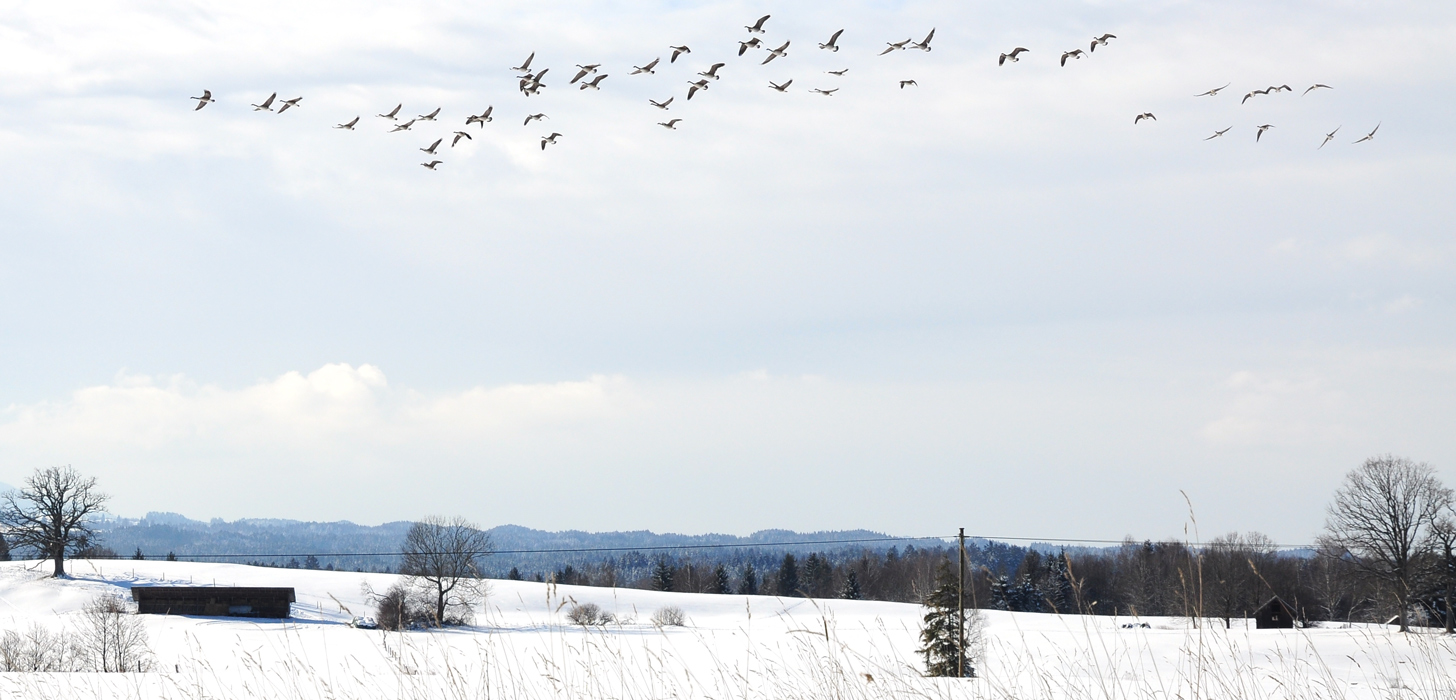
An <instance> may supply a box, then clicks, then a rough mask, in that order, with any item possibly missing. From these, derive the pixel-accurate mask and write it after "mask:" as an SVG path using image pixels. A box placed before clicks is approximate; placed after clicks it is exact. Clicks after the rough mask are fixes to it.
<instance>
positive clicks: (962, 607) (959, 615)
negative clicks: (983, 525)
mask: <svg viewBox="0 0 1456 700" xmlns="http://www.w3.org/2000/svg"><path fill="white" fill-rule="evenodd" d="M956 539H957V540H959V546H958V547H957V548H956V569H957V570H956V575H957V577H958V578H957V581H958V583H957V586H956V678H965V677H966V529H965V528H961V531H960V535H959V536H958V537H957V538H956Z"/></svg>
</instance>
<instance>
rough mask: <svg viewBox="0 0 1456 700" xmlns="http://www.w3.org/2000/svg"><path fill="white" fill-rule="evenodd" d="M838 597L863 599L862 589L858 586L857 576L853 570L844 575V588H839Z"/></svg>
mask: <svg viewBox="0 0 1456 700" xmlns="http://www.w3.org/2000/svg"><path fill="white" fill-rule="evenodd" d="M839 597H840V598H844V599H845V600H864V591H862V590H860V587H859V576H858V575H856V574H855V573H854V572H853V571H851V572H849V574H848V575H846V576H845V577H844V588H843V589H842V590H840V592H839Z"/></svg>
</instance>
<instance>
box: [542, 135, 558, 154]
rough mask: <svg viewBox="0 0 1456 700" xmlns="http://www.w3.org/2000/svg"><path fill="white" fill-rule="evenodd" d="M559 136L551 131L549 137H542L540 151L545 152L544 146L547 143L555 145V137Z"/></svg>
mask: <svg viewBox="0 0 1456 700" xmlns="http://www.w3.org/2000/svg"><path fill="white" fill-rule="evenodd" d="M560 135H561V134H558V133H556V132H554V131H553V132H551V135H550V136H542V137H541V150H543V151H544V150H546V144H548V143H549V144H555V143H556V137H557V136H560Z"/></svg>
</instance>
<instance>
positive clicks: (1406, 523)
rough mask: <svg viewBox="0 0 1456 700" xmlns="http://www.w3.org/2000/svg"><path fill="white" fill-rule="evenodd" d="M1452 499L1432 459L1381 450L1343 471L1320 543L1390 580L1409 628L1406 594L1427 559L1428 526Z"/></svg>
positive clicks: (1367, 572)
mask: <svg viewBox="0 0 1456 700" xmlns="http://www.w3.org/2000/svg"><path fill="white" fill-rule="evenodd" d="M1451 503H1452V494H1451V490H1450V489H1448V488H1446V487H1445V486H1442V485H1441V482H1440V480H1439V479H1437V478H1436V470H1435V469H1433V468H1432V467H1431V465H1429V464H1426V463H1424V462H1421V463H1417V462H1412V461H1411V460H1409V459H1405V458H1403V457H1394V456H1391V455H1385V456H1382V457H1372V458H1370V459H1367V460H1365V463H1364V464H1362V465H1360V467H1359V468H1357V469H1354V470H1352V471H1351V472H1350V473H1349V474H1346V475H1345V481H1344V483H1343V484H1342V485H1341V486H1340V488H1339V489H1338V490H1337V491H1335V500H1334V502H1333V503H1331V504H1330V506H1329V509H1328V517H1327V519H1326V520H1325V534H1324V535H1323V536H1322V537H1321V544H1324V545H1327V546H1328V548H1330V549H1333V550H1334V551H1337V552H1340V553H1341V556H1343V555H1344V554H1345V553H1348V556H1349V557H1350V559H1351V561H1352V562H1353V563H1354V564H1355V566H1356V567H1357V568H1358V569H1359V570H1360V571H1361V572H1362V573H1364V574H1365V575H1367V576H1370V577H1373V578H1375V579H1378V580H1380V581H1383V582H1385V583H1387V584H1389V586H1390V590H1391V592H1392V594H1393V596H1394V598H1395V603H1396V605H1397V610H1396V614H1397V615H1398V616H1399V619H1400V629H1401V631H1402V632H1409V631H1410V619H1409V612H1410V611H1409V608H1410V600H1411V595H1412V593H1413V592H1414V591H1415V589H1416V587H1417V586H1418V585H1419V584H1420V582H1421V581H1420V580H1421V578H1422V577H1423V575H1424V574H1425V571H1424V568H1425V567H1424V566H1423V564H1424V563H1425V562H1427V561H1429V560H1430V558H1429V557H1427V556H1426V555H1427V554H1428V553H1429V552H1430V550H1431V548H1432V545H1433V542H1432V539H1431V530H1432V528H1433V526H1435V524H1436V523H1437V521H1438V520H1439V519H1440V517H1441V514H1442V513H1443V512H1444V511H1445V510H1447V509H1448V508H1450V507H1451Z"/></svg>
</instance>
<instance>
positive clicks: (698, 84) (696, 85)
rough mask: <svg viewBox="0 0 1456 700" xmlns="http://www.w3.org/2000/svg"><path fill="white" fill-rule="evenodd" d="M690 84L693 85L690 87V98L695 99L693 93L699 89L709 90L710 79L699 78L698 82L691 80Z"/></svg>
mask: <svg viewBox="0 0 1456 700" xmlns="http://www.w3.org/2000/svg"><path fill="white" fill-rule="evenodd" d="M688 85H691V86H692V87H690V88H688V99H690V100H691V99H693V93H695V92H697V91H699V90H707V89H708V81H707V80H699V81H698V82H696V83H693V82H689V83H688Z"/></svg>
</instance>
